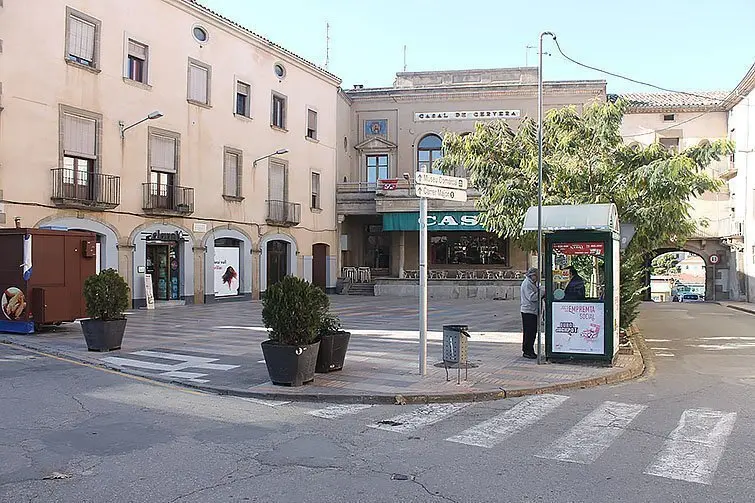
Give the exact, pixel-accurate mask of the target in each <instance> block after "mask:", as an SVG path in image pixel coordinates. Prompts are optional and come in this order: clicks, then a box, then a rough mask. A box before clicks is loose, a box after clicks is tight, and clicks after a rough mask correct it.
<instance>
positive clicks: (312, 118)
mask: <svg viewBox="0 0 755 503" xmlns="http://www.w3.org/2000/svg"><path fill="white" fill-rule="evenodd" d="M307 128H308V129H312V130H317V112H315V111H314V110H307Z"/></svg>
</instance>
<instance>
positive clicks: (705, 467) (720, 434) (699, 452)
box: [645, 409, 737, 484]
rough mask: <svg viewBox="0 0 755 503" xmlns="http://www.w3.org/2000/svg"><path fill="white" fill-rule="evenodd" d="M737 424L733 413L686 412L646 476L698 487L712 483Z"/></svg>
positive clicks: (694, 410) (713, 411)
mask: <svg viewBox="0 0 755 503" xmlns="http://www.w3.org/2000/svg"><path fill="white" fill-rule="evenodd" d="M736 420H737V413H736V412H728V413H727V412H720V411H716V410H711V409H689V410H685V411H684V413H683V414H682V417H681V419H680V420H679V424H678V426H677V427H676V429H674V431H672V432H671V434H670V435H669V436H668V438H667V440H666V442H665V443H664V445H663V449H662V450H661V452H660V453H658V455H657V456H656V458H655V460H654V461H653V462H652V463H651V464H650V465H649V466H648V467H647V469H646V470H645V473H646V474H648V475H656V476H658V477H666V478H670V479H676V480H685V481H687V482H697V483H699V484H710V483H712V482H713V475H714V474H715V472H716V468H718V462H719V461H720V460H721V456H722V455H723V453H724V448H725V446H726V440H727V438H728V437H729V435H730V434H731V432H732V430H733V429H734V423H735V421H736Z"/></svg>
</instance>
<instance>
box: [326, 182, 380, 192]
mask: <svg viewBox="0 0 755 503" xmlns="http://www.w3.org/2000/svg"><path fill="white" fill-rule="evenodd" d="M377 187H378V185H377V183H375V182H342V183H339V184H337V185H336V191H337V192H375V191H376V190H377Z"/></svg>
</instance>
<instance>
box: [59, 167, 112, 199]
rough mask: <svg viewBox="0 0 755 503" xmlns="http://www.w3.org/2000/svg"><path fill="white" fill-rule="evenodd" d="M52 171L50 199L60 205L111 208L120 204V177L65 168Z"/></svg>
mask: <svg viewBox="0 0 755 503" xmlns="http://www.w3.org/2000/svg"><path fill="white" fill-rule="evenodd" d="M51 172H52V196H51V199H52V201H53V202H54V203H55V204H56V205H57V206H60V207H70V208H97V209H112V208H115V207H116V206H118V205H119V204H121V177H119V176H114V175H106V174H104V173H90V172H87V171H76V170H73V169H66V168H54V169H52V170H51Z"/></svg>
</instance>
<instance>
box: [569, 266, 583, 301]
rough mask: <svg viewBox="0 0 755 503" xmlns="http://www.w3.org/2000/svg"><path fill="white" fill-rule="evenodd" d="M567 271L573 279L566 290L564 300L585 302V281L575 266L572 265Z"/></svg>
mask: <svg viewBox="0 0 755 503" xmlns="http://www.w3.org/2000/svg"><path fill="white" fill-rule="evenodd" d="M566 270H567V271H569V276H571V278H570V279H569V283H568V284H567V285H566V289H565V290H564V300H585V280H584V279H582V276H580V275H579V273H578V272H577V269H576V268H575V267H574V266H573V265H570V266H569V267H568V268H567V269H566Z"/></svg>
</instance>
